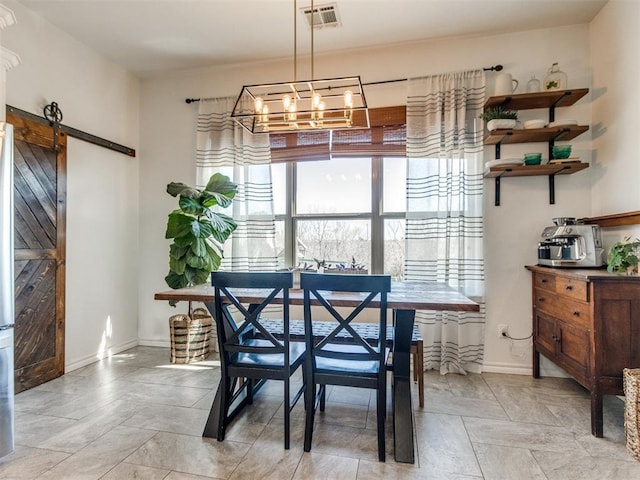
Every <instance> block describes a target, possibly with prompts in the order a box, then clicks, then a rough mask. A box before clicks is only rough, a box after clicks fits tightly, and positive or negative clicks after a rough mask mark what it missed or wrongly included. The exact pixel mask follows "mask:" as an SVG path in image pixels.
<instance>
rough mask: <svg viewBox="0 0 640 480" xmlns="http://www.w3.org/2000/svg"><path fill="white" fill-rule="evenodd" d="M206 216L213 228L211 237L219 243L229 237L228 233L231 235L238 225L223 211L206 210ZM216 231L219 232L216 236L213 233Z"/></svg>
mask: <svg viewBox="0 0 640 480" xmlns="http://www.w3.org/2000/svg"><path fill="white" fill-rule="evenodd" d="M207 218H208V219H209V221H210V222H211V226H212V228H213V233H212V235H213V237H214V238H215V239H216V240H217V241H219V242H221V243H223V242H224V241H225V240H226V239H227V238H229V235H231V234H232V233H233V231H234V230H235V229H236V228H237V227H238V225H237V224H236V222H235V221H234V220H233V218H231V217H230V216H228V215H225V214H224V213H216V212H213V211H209V212H207ZM216 232H217V233H218V234H219V235H218V236H216V235H215V234H216Z"/></svg>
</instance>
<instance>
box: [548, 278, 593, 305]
mask: <svg viewBox="0 0 640 480" xmlns="http://www.w3.org/2000/svg"><path fill="white" fill-rule="evenodd" d="M556 292H557V293H558V294H560V295H564V296H566V297H571V298H575V299H576V300H581V301H583V302H588V301H589V289H588V288H587V282H583V281H580V280H575V279H573V278H567V277H558V278H556Z"/></svg>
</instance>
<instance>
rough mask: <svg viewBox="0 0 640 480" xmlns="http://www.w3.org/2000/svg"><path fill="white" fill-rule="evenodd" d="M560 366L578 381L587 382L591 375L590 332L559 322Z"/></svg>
mask: <svg viewBox="0 0 640 480" xmlns="http://www.w3.org/2000/svg"><path fill="white" fill-rule="evenodd" d="M556 325H557V333H556V335H557V337H558V342H557V343H558V349H557V351H556V355H557V359H558V364H559V365H560V366H562V367H563V368H564V369H565V370H566V371H567V372H569V373H570V374H571V375H573V376H575V377H576V379H577V380H582V381H586V379H587V378H588V375H589V330H587V329H585V328H583V327H580V326H577V325H570V324H568V323H566V322H563V321H560V320H558V321H557V324H556Z"/></svg>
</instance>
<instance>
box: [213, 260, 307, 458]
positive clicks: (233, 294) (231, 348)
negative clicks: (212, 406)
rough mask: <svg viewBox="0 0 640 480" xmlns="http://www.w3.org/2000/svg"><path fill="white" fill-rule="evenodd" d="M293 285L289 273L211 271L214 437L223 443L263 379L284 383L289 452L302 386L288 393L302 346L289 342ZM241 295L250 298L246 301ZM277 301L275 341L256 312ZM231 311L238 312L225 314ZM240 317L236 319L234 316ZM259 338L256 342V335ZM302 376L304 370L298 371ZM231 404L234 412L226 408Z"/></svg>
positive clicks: (302, 390)
mask: <svg viewBox="0 0 640 480" xmlns="http://www.w3.org/2000/svg"><path fill="white" fill-rule="evenodd" d="M292 283H293V279H292V275H291V273H289V272H283V273H264V272H260V273H256V272H213V273H212V274H211V284H212V285H213V287H214V292H215V315H214V316H215V321H216V328H217V332H218V346H219V349H220V364H221V379H220V382H221V383H220V387H219V389H220V390H219V391H220V392H222V399H221V408H220V409H219V412H220V413H219V415H220V418H219V420H218V431H217V439H218V440H219V441H222V440H224V435H225V430H226V427H227V425H228V424H229V422H230V421H231V420H232V419H233V418H234V417H235V415H236V414H237V413H238V411H239V410H240V409H241V408H242V407H243V406H244V405H246V404H247V403H249V404H250V403H252V402H253V395H254V393H255V392H257V390H258V389H259V388H260V387H261V386H262V385H263V384H264V382H266V380H282V381H283V382H284V407H285V408H284V448H285V449H288V448H289V437H290V413H291V409H292V408H293V407H294V405H295V404H296V402H297V401H298V399H299V398H300V396H301V394H302V393H304V390H305V382H304V378H303V382H302V386H301V387H300V389H299V390H297V391H296V392H295V394H294V395H293V398H292V395H291V376H292V375H293V374H294V373H295V371H296V370H297V369H298V367H300V366H301V365H303V363H304V360H305V345H304V343H303V342H291V341H290V339H289V288H291V286H292ZM242 297H245V299H246V298H253V299H254V300H251V302H256V303H250V304H249V305H247V303H249V302H242V301H241V299H242ZM276 298H278V302H282V304H283V305H282V307H283V319H284V330H285V332H284V335H283V336H282V337H281V339H280V340H279V339H276V338H275V337H274V336H273V335H271V334H270V333H269V332H268V331H267V330H266V329H265V328H264V327H263V326H262V324H261V321H260V314H261V312H262V311H263V310H264V308H265V307H266V306H267V305H269V304H271V303H273V302H274V299H276ZM230 307H235V309H237V312H238V313H235V315H236V317H238V318H237V319H234V314H233V313H232V312H231V311H230V309H229V308H230ZM239 317H241V318H239ZM258 332H259V333H260V335H259V336H260V338H256V337H257V335H256V333H258ZM303 377H304V372H303ZM232 405H233V406H234V409H233V410H231V407H232Z"/></svg>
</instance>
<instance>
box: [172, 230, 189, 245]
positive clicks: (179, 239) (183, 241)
mask: <svg viewBox="0 0 640 480" xmlns="http://www.w3.org/2000/svg"><path fill="white" fill-rule="evenodd" d="M192 241H193V235H191V232H189V233H188V234H187V235H184V236H182V237H176V238H174V239H173V243H175V244H176V245H177V246H178V247H185V248H187V249H189V248H191V242H192Z"/></svg>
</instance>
